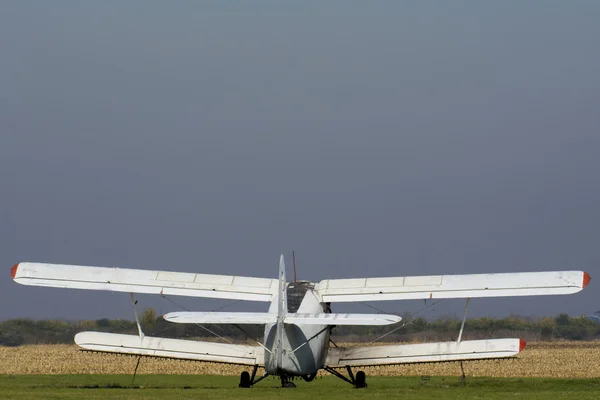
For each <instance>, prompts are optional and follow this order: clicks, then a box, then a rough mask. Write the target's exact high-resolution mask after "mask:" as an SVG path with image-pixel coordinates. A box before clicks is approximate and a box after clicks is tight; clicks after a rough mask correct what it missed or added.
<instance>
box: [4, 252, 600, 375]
mask: <svg viewBox="0 0 600 400" xmlns="http://www.w3.org/2000/svg"><path fill="white" fill-rule="evenodd" d="M11 276H12V278H13V279H14V281H15V282H17V283H20V284H23V285H32V286H49V287H57V288H68V289H90V290H109V291H117V292H128V293H131V300H132V303H133V309H134V315H135V319H136V322H137V326H138V330H139V335H121V334H113V333H103V332H81V333H78V334H77V335H76V336H75V343H76V344H77V345H79V346H80V347H82V348H83V349H86V350H92V351H99V352H108V353H120V354H134V355H140V356H150V357H169V358H179V359H186V360H199V361H207V362H220V363H228V364H241V365H247V366H250V367H253V370H252V375H250V374H249V373H248V372H246V371H244V372H243V373H242V375H241V377H240V384H239V386H240V387H251V386H252V385H254V384H256V383H257V382H259V381H260V380H262V379H264V378H265V377H267V376H269V375H272V376H279V377H280V379H281V384H282V386H283V387H295V385H294V383H293V382H291V379H293V377H298V376H299V377H302V378H303V379H304V380H305V381H307V382H310V381H312V380H313V379H314V378H315V376H316V375H317V372H318V371H319V370H320V369H324V370H326V371H328V372H330V373H332V374H333V375H335V376H337V377H339V378H341V379H343V380H345V381H347V382H349V383H351V384H352V385H354V386H356V387H366V379H365V374H364V372H362V371H358V372H357V373H356V375H355V374H354V373H353V371H352V368H353V367H354V368H355V367H361V366H371V365H391V364H405V363H424V362H446V361H462V360H480V359H496V358H503V357H511V356H514V355H516V354H518V353H519V352H520V351H522V350H523V348H524V347H525V341H523V340H520V339H490V340H461V337H462V331H463V328H464V322H465V320H464V319H463V324H462V326H461V329H460V332H459V335H458V339H457V341H455V342H441V343H423V344H401V345H387V346H353V347H347V348H344V347H330V345H329V343H330V340H329V336H330V333H331V330H332V328H333V327H334V326H336V325H388V324H394V323H397V322H399V321H400V320H401V318H400V317H398V316H396V315H383V314H336V313H332V312H331V308H330V304H331V303H335V302H355V301H378V300H408V299H411V300H413V299H453V298H467V306H466V307H465V318H466V312H467V307H468V304H469V299H470V298H474V297H502V296H536V295H557V294H572V293H576V292H579V291H580V290H582V289H583V288H585V287H586V286H587V284H588V283H589V281H590V276H589V274H588V273H587V272H583V271H557V272H523V273H499V274H474V275H436V276H406V277H393V278H363V279H328V280H323V281H321V282H318V283H315V282H308V281H298V282H296V281H294V282H287V281H286V276H285V262H284V258H283V255H282V256H281V258H280V261H279V279H265V278H249V277H240V276H227V275H207V274H195V273H182V272H170V271H149V270H137V269H122V268H105V267H88V266H76V265H57V264H43V263H30V262H22V263H20V264H17V265H15V266H14V267H12V269H11ZM134 293H150V294H157V295H162V296H168V295H176V296H192V297H212V298H220V299H236V300H253V301H266V302H270V307H269V310H268V312H265V313H253V312H172V313H168V314H166V315H165V316H164V318H165V319H166V320H167V321H171V322H175V323H184V324H264V325H265V335H264V341H263V343H258V346H248V345H239V344H230V343H214V342H202V341H191V340H180V339H168V338H159V337H149V336H145V335H144V333H143V332H142V328H141V325H140V322H139V318H138V315H137V312H136V310H135V303H136V302H135V299H134ZM259 367H263V368H264V371H265V372H264V374H263V375H262V376H260V377H257V376H256V373H257V370H258V368H259ZM343 368H345V369H346V370H347V372H348V377H346V376H345V375H343V374H342V373H341V372H339V371H338V370H339V369H343Z"/></svg>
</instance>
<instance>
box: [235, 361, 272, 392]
mask: <svg viewBox="0 0 600 400" xmlns="http://www.w3.org/2000/svg"><path fill="white" fill-rule="evenodd" d="M257 370H258V365H255V366H254V369H253V370H252V376H250V374H249V373H248V371H244V372H242V373H241V374H240V384H239V385H238V387H240V388H251V387H252V386H253V385H254V384H256V383H258V382H260V381H262V380H263V379H265V378H266V377H267V376H269V374H267V373H265V374H264V375H263V376H261V377H260V378H258V379H255V378H256V371H257Z"/></svg>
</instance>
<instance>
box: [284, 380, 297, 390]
mask: <svg viewBox="0 0 600 400" xmlns="http://www.w3.org/2000/svg"><path fill="white" fill-rule="evenodd" d="M283 387H284V388H286V389H295V388H296V384H295V383H294V382H290V381H287V382H285V383H284V384H283Z"/></svg>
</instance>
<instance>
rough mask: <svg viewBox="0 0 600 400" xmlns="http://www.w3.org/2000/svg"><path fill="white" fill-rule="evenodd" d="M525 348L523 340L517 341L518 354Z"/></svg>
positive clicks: (525, 344)
mask: <svg viewBox="0 0 600 400" xmlns="http://www.w3.org/2000/svg"><path fill="white" fill-rule="evenodd" d="M525 346H527V342H526V341H524V340H523V339H519V353H520V352H522V351H523V349H524V348H525Z"/></svg>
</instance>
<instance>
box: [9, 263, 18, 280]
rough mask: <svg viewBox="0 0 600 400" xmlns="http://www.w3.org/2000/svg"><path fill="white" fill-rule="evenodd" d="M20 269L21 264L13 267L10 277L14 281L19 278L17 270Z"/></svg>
mask: <svg viewBox="0 0 600 400" xmlns="http://www.w3.org/2000/svg"><path fill="white" fill-rule="evenodd" d="M18 269H19V263H16V264H15V265H13V267H12V268H11V269H10V277H11V278H12V279H13V280H14V279H15V277H16V276H17V270H18Z"/></svg>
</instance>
